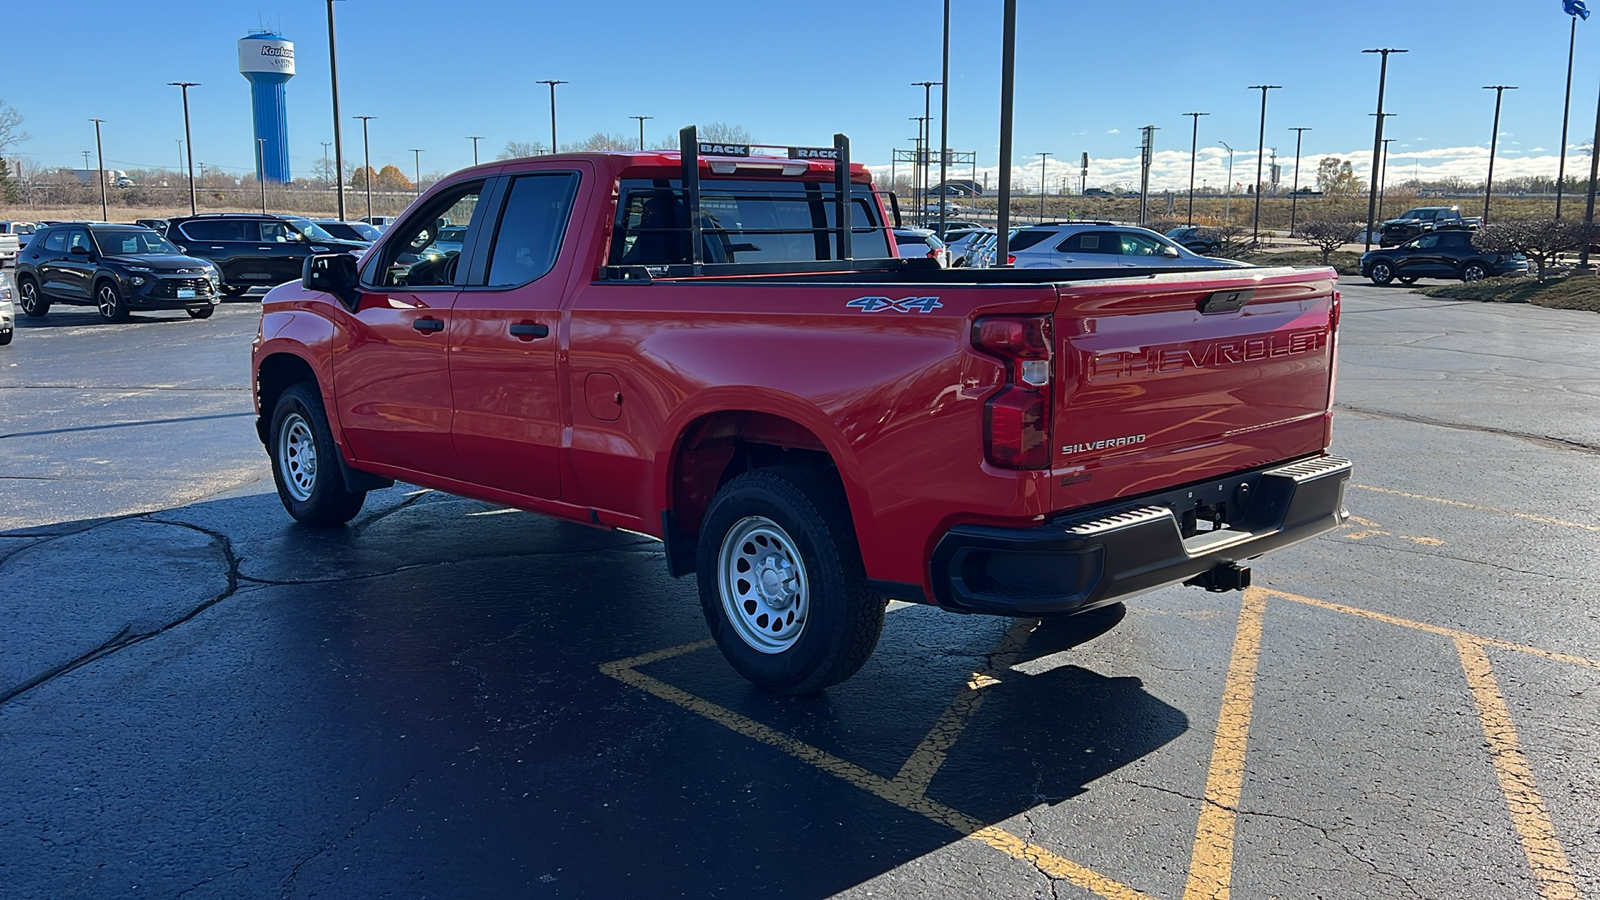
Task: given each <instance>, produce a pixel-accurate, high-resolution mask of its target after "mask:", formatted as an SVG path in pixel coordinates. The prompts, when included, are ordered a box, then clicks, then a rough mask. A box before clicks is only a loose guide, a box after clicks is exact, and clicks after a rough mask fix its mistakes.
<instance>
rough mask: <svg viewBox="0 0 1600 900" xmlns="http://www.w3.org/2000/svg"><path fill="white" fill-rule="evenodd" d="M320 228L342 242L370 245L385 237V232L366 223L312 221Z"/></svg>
mask: <svg viewBox="0 0 1600 900" xmlns="http://www.w3.org/2000/svg"><path fill="white" fill-rule="evenodd" d="M311 221H312V222H314V223H316V225H317V227H318V228H321V229H322V230H323V231H326V232H327V233H329V234H331V235H333V236H334V237H336V238H338V239H339V240H341V241H363V242H365V243H368V244H374V243H377V241H378V238H381V237H383V232H382V231H381V230H379V229H378V227H377V226H376V225H368V224H367V223H366V222H341V221H339V220H338V219H312V220H311Z"/></svg>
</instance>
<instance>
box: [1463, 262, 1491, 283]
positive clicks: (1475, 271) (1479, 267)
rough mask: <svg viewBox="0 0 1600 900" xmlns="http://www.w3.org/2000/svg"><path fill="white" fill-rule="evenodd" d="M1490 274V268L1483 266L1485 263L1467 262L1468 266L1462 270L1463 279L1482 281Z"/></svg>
mask: <svg viewBox="0 0 1600 900" xmlns="http://www.w3.org/2000/svg"><path fill="white" fill-rule="evenodd" d="M1488 275H1489V270H1487V269H1485V268H1484V267H1483V263H1467V265H1466V268H1464V269H1462V270H1461V280H1462V281H1482V280H1483V279H1484V278H1486V277H1488Z"/></svg>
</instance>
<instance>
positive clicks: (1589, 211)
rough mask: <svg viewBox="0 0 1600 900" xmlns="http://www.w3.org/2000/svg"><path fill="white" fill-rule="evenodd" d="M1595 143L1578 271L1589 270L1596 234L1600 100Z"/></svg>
mask: <svg viewBox="0 0 1600 900" xmlns="http://www.w3.org/2000/svg"><path fill="white" fill-rule="evenodd" d="M1596 104H1597V109H1596V111H1595V116H1594V143H1592V144H1590V145H1589V189H1588V191H1587V193H1588V195H1589V197H1588V200H1587V201H1586V202H1585V203H1584V206H1583V240H1581V241H1579V242H1578V246H1579V248H1581V249H1579V250H1578V271H1579V272H1583V273H1585V274H1587V273H1588V272H1589V238H1590V236H1591V235H1593V234H1594V193H1595V188H1596V182H1597V181H1600V100H1597V101H1596Z"/></svg>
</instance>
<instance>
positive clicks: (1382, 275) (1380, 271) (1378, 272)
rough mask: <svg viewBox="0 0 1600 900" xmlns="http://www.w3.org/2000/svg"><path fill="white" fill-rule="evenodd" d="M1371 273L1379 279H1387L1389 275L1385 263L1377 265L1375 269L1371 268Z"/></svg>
mask: <svg viewBox="0 0 1600 900" xmlns="http://www.w3.org/2000/svg"><path fill="white" fill-rule="evenodd" d="M1372 274H1373V275H1375V276H1377V278H1378V280H1379V281H1388V280H1389V278H1390V276H1391V273H1390V271H1389V267H1388V266H1385V265H1379V266H1378V268H1377V269H1375V270H1373V272H1372Z"/></svg>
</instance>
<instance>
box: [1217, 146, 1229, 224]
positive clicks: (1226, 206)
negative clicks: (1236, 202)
mask: <svg viewBox="0 0 1600 900" xmlns="http://www.w3.org/2000/svg"><path fill="white" fill-rule="evenodd" d="M1217 143H1219V144H1221V145H1222V149H1224V150H1226V151H1228V188H1227V199H1226V200H1225V201H1224V204H1223V207H1222V220H1223V222H1224V223H1226V224H1228V225H1232V224H1233V148H1232V147H1229V146H1228V142H1227V141H1217Z"/></svg>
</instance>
